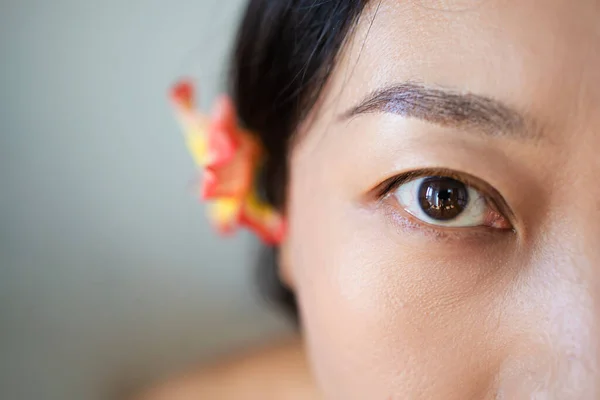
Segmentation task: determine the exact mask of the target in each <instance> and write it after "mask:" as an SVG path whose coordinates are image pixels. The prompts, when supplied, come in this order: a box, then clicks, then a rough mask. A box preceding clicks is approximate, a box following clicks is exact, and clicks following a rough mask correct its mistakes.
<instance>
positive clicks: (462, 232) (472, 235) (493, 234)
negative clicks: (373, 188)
mask: <svg viewBox="0 0 600 400" xmlns="http://www.w3.org/2000/svg"><path fill="white" fill-rule="evenodd" d="M391 202H397V201H396V200H395V199H393V194H392V193H390V194H388V195H386V196H384V197H383V199H381V202H380V207H381V208H382V209H383V210H382V211H383V212H384V214H385V216H386V217H387V219H388V220H391V221H392V223H393V224H394V228H396V229H400V230H402V231H403V232H405V233H406V232H410V233H411V234H418V235H422V236H426V237H428V238H433V239H435V240H442V241H447V240H455V239H456V240H463V241H464V240H469V241H471V240H473V241H481V240H482V239H490V238H492V239H494V240H496V239H497V238H498V235H499V234H506V233H514V230H502V229H492V228H489V227H485V226H475V227H471V228H470V229H464V228H452V227H439V226H433V225H429V224H427V223H426V222H424V221H420V220H418V218H416V217H414V216H413V215H411V214H410V213H408V212H406V211H399V207H398V206H395V205H393V204H390V203H391Z"/></svg>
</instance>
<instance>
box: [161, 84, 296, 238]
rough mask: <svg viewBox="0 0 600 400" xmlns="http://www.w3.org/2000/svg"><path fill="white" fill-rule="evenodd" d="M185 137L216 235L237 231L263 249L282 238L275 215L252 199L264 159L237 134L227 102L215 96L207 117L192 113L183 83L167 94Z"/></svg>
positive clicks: (189, 88) (247, 137) (248, 137)
mask: <svg viewBox="0 0 600 400" xmlns="http://www.w3.org/2000/svg"><path fill="white" fill-rule="evenodd" d="M171 99H172V101H173V102H174V104H175V108H176V110H177V115H178V117H179V120H180V123H181V125H182V127H183V129H184V132H185V138H186V143H187V147H188V149H189V151H190V153H191V155H192V157H193V159H194V161H195V162H196V164H197V166H198V167H199V168H200V169H201V170H202V171H203V172H204V181H203V185H202V191H201V196H202V198H203V199H204V200H207V201H210V202H211V207H210V218H211V220H212V221H213V223H214V224H215V225H216V227H217V228H218V230H219V231H220V232H222V233H230V232H233V231H234V230H235V229H236V228H237V227H238V226H240V225H243V226H246V227H248V228H249V229H251V230H252V231H254V232H255V233H256V234H257V235H258V236H259V237H260V238H261V239H262V240H263V241H264V242H265V243H267V244H278V243H280V242H281V241H282V240H283V237H284V231H285V227H284V222H283V219H282V217H281V215H280V214H279V213H278V212H276V211H275V210H274V209H273V208H272V207H271V206H270V205H268V204H267V203H265V202H264V201H262V200H261V199H260V198H259V196H258V195H257V193H256V187H255V186H256V182H255V181H256V176H257V175H258V171H259V168H260V167H261V163H262V160H263V157H264V151H263V149H262V146H261V145H260V143H259V141H258V139H257V138H256V137H255V136H254V135H252V134H251V133H250V132H248V131H246V130H244V129H241V128H240V127H239V126H238V123H237V115H236V111H235V107H234V105H233V102H232V101H231V99H230V98H229V97H227V96H221V97H220V98H219V99H218V100H217V102H216V106H215V108H214V111H213V114H212V116H210V117H208V116H206V115H204V114H202V113H199V112H197V111H196V109H195V107H196V106H195V101H194V88H193V85H192V84H191V83H190V82H188V81H183V82H180V83H178V84H177V85H175V87H174V88H173V90H172V92H171Z"/></svg>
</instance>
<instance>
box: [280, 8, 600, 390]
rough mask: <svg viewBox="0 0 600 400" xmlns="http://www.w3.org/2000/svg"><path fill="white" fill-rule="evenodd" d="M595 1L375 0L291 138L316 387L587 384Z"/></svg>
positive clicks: (592, 365)
mask: <svg viewBox="0 0 600 400" xmlns="http://www.w3.org/2000/svg"><path fill="white" fill-rule="evenodd" d="M598 110H600V4H599V3H598V2H597V1H595V0H579V1H572V0H545V1H543V2H542V1H536V0H520V1H501V0H486V1H483V0H481V1H468V0H462V1H441V0H438V1H434V0H421V1H392V0H389V1H388V0H383V1H378V0H373V1H371V2H370V3H369V6H368V7H367V10H366V11H365V13H364V14H363V16H362V18H361V21H360V23H359V25H358V27H357V28H356V29H355V31H353V32H352V34H351V37H350V38H349V41H348V43H347V46H346V47H345V51H344V53H343V54H342V57H341V58H340V60H339V62H338V65H337V67H336V70H335V72H334V74H333V76H332V79H331V80H330V82H329V84H328V87H327V88H326V90H325V92H324V95H323V98H322V99H321V101H320V102H319V104H318V105H317V107H315V109H314V112H313V114H312V115H311V116H310V118H309V119H308V120H307V122H306V124H305V125H304V127H303V129H302V130H301V132H299V135H298V139H297V142H296V143H295V146H294V148H293V151H292V158H291V177H290V187H289V196H288V198H289V200H290V202H289V204H288V209H287V214H288V219H289V223H290V232H289V237H288V240H287V242H286V243H285V245H284V252H283V253H284V268H285V270H284V271H283V273H284V274H285V275H286V276H287V277H288V278H289V281H290V282H291V284H292V286H293V287H294V288H295V291H296V293H297V295H298V298H299V302H300V307H301V312H302V318H303V326H304V328H305V333H306V337H307V341H308V347H309V349H310V353H311V359H312V363H313V366H314V370H315V373H316V375H317V378H318V380H319V383H320V385H321V386H322V388H323V389H324V391H325V393H326V395H328V396H329V398H332V399H382V400H383V399H390V398H394V399H396V398H397V399H411V398H415V399H417V398H418V399H446V400H447V399H482V398H506V399H522V398H533V397H535V396H537V397H535V398H557V399H571V398H573V399H580V398H582V399H592V398H598V396H600V392H599V391H598V390H599V386H598V385H600V372H599V366H598V362H599V360H600V350H599V348H598V344H599V341H600V246H599V244H600V185H598V178H599V177H600V157H599V156H598V149H600V113H599V112H598Z"/></svg>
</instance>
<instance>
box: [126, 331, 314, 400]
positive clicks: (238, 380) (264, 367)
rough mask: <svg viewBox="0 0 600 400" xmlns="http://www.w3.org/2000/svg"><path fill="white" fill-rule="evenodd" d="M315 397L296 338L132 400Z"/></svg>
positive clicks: (308, 399)
mask: <svg viewBox="0 0 600 400" xmlns="http://www.w3.org/2000/svg"><path fill="white" fill-rule="evenodd" d="M200 399H222V400H229V399H236V400H254V399H257V400H259V399H260V400H269V399H277V400H313V399H318V396H317V393H316V390H315V386H314V383H313V381H312V379H311V375H310V373H309V369H308V365H307V362H306V355H305V352H304V348H303V346H302V343H301V341H300V340H299V339H293V340H287V341H285V342H281V343H278V344H277V345H274V346H270V347H266V348H262V349H260V350H255V351H252V352H248V353H246V354H244V355H241V356H238V357H234V358H230V359H228V360H223V361H221V362H219V363H217V364H215V365H212V366H210V367H207V368H205V369H202V370H200V371H197V372H193V373H190V374H188V375H187V376H184V377H182V378H179V379H176V380H173V381H171V382H168V383H167V384H165V385H162V386H160V387H158V388H155V389H152V390H150V391H148V392H147V393H145V394H143V395H142V396H140V397H138V398H136V399H135V400H200Z"/></svg>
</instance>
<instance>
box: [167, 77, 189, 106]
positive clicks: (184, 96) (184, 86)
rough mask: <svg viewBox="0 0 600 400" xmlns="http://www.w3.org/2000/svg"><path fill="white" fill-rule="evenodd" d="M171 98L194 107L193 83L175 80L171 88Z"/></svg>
mask: <svg viewBox="0 0 600 400" xmlns="http://www.w3.org/2000/svg"><path fill="white" fill-rule="evenodd" d="M171 99H172V100H173V101H174V102H175V103H178V104H181V105H183V106H186V107H190V108H193V107H194V85H193V83H192V82H191V81H187V80H183V81H180V82H177V84H175V86H173V88H172V89H171Z"/></svg>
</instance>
